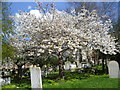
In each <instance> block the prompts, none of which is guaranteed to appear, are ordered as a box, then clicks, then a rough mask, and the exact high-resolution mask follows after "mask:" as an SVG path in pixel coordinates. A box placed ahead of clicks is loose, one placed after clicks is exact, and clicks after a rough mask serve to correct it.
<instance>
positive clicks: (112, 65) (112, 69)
mask: <svg viewBox="0 0 120 90" xmlns="http://www.w3.org/2000/svg"><path fill="white" fill-rule="evenodd" d="M108 70H109V78H119V64H118V63H117V62H116V61H110V62H109V63H108Z"/></svg>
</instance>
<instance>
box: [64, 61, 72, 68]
mask: <svg viewBox="0 0 120 90" xmlns="http://www.w3.org/2000/svg"><path fill="white" fill-rule="evenodd" d="M70 64H71V63H70V62H69V61H67V62H65V70H69V69H70Z"/></svg>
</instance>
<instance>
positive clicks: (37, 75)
mask: <svg viewBox="0 0 120 90" xmlns="http://www.w3.org/2000/svg"><path fill="white" fill-rule="evenodd" d="M30 75H31V87H32V88H42V77H41V69H40V67H30Z"/></svg>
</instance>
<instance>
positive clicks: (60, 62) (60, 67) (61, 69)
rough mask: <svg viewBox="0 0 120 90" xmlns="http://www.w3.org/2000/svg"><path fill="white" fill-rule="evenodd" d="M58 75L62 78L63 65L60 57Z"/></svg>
mask: <svg viewBox="0 0 120 90" xmlns="http://www.w3.org/2000/svg"><path fill="white" fill-rule="evenodd" d="M59 76H60V78H64V67H63V61H62V60H61V59H59Z"/></svg>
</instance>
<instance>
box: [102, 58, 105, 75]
mask: <svg viewBox="0 0 120 90" xmlns="http://www.w3.org/2000/svg"><path fill="white" fill-rule="evenodd" d="M102 72H103V73H104V72H105V65H104V59H102Z"/></svg>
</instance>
